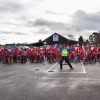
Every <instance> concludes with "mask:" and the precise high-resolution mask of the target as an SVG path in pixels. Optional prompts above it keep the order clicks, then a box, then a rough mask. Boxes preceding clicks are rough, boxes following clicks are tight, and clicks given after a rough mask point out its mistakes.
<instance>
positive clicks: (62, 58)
mask: <svg viewBox="0 0 100 100" xmlns="http://www.w3.org/2000/svg"><path fill="white" fill-rule="evenodd" d="M64 60H65V62H66V63H68V65H69V67H70V68H73V67H72V65H71V64H70V62H69V60H68V57H66V56H62V57H61V60H60V68H62V63H63V61H64Z"/></svg>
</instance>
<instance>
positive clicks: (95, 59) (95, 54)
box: [93, 45, 97, 63]
mask: <svg viewBox="0 0 100 100" xmlns="http://www.w3.org/2000/svg"><path fill="white" fill-rule="evenodd" d="M93 60H94V62H95V63H96V61H97V47H96V46H95V45H94V48H93Z"/></svg>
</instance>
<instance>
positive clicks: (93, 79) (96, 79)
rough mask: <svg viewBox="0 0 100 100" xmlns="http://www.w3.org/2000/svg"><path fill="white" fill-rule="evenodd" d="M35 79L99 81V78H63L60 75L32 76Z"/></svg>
mask: <svg viewBox="0 0 100 100" xmlns="http://www.w3.org/2000/svg"><path fill="white" fill-rule="evenodd" d="M34 78H35V79H59V80H60V79H64V80H65V79H66V80H67V79H69V80H76V81H79V80H81V81H100V79H99V78H71V77H70V78H66V77H64V78H61V77H58V78H57V77H34Z"/></svg>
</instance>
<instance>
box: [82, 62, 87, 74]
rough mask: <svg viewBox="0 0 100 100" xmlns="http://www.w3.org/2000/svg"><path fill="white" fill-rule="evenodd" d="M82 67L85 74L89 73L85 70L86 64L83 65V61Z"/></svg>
mask: <svg viewBox="0 0 100 100" xmlns="http://www.w3.org/2000/svg"><path fill="white" fill-rule="evenodd" d="M81 65H82V69H83V73H87V72H86V70H85V67H84V64H83V62H82V61H81Z"/></svg>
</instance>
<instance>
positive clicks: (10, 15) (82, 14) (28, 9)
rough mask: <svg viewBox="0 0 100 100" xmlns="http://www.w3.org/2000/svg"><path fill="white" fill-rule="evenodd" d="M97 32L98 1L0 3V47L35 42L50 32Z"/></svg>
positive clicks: (99, 22)
mask: <svg viewBox="0 0 100 100" xmlns="http://www.w3.org/2000/svg"><path fill="white" fill-rule="evenodd" d="M93 31H100V0H0V43H2V44H4V43H16V42H27V43H31V42H36V41H38V40H39V39H42V40H43V39H45V38H46V37H48V36H49V35H51V34H53V33H54V32H58V33H60V34H62V35H64V36H67V35H68V34H72V35H74V36H75V37H76V38H78V37H79V36H80V35H83V36H84V38H88V36H89V35H90V34H91V33H92V32H93Z"/></svg>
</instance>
